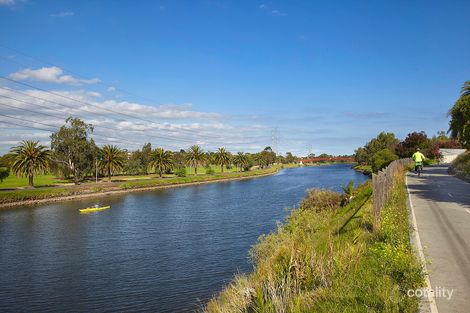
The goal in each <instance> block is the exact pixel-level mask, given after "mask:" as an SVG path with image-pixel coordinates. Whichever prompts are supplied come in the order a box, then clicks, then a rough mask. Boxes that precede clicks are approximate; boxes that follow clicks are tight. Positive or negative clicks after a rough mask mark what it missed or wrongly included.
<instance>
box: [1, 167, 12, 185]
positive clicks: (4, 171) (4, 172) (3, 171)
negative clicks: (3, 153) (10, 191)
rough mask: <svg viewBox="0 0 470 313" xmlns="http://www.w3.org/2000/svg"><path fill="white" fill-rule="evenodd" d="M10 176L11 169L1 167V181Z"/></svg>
mask: <svg viewBox="0 0 470 313" xmlns="http://www.w3.org/2000/svg"><path fill="white" fill-rule="evenodd" d="M8 176H10V170H9V169H8V168H6V167H0V183H3V180H4V179H5V178H7V177H8Z"/></svg>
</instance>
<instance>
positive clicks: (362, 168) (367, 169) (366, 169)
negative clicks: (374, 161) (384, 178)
mask: <svg viewBox="0 0 470 313" xmlns="http://www.w3.org/2000/svg"><path fill="white" fill-rule="evenodd" d="M353 169H354V170H355V171H358V172H361V173H362V174H364V175H371V174H372V166H370V165H356V166H354V167H353Z"/></svg>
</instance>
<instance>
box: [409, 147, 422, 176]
mask: <svg viewBox="0 0 470 313" xmlns="http://www.w3.org/2000/svg"><path fill="white" fill-rule="evenodd" d="M411 158H412V159H413V161H415V172H418V168H419V167H421V170H422V168H423V161H424V160H425V159H426V157H425V156H424V154H422V153H421V151H420V149H419V148H417V149H416V152H415V153H413V155H412V156H411Z"/></svg>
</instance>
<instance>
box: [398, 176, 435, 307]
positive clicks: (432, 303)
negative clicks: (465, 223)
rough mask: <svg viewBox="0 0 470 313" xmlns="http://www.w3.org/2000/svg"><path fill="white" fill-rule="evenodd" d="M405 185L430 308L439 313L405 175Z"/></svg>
mask: <svg viewBox="0 0 470 313" xmlns="http://www.w3.org/2000/svg"><path fill="white" fill-rule="evenodd" d="M405 185H406V191H407V193H408V203H409V206H410V211H411V222H412V223H413V231H412V233H413V236H414V238H415V241H416V248H417V250H418V257H419V259H420V262H421V264H422V266H423V270H424V277H425V278H424V280H425V282H426V287H427V288H428V290H430V291H431V292H427V296H428V297H427V298H428V301H429V307H430V309H431V313H439V311H438V310H437V304H436V298H435V297H434V292H432V287H431V281H430V279H429V272H428V268H427V266H426V258H425V256H424V252H423V246H422V244H421V238H420V237H419V232H418V224H417V222H416V215H415V210H414V206H413V203H412V202H411V193H410V189H409V188H408V175H405Z"/></svg>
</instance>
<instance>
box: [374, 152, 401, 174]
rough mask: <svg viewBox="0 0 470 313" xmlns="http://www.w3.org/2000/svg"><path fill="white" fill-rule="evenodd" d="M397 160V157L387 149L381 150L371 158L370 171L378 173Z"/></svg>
mask: <svg viewBox="0 0 470 313" xmlns="http://www.w3.org/2000/svg"><path fill="white" fill-rule="evenodd" d="M397 159H398V156H397V155H396V154H395V153H393V152H392V151H390V150H389V149H382V150H380V151H378V152H377V153H376V154H374V156H373V157H372V171H374V172H378V171H380V170H381V169H383V168H384V167H387V166H388V165H389V164H390V163H392V162H393V161H394V160H397Z"/></svg>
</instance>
